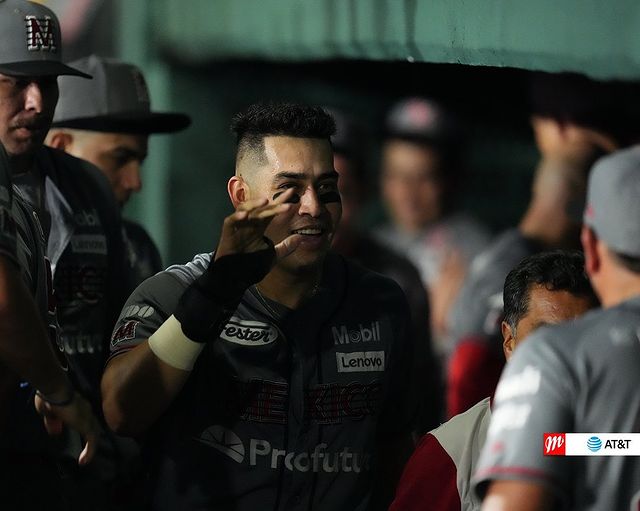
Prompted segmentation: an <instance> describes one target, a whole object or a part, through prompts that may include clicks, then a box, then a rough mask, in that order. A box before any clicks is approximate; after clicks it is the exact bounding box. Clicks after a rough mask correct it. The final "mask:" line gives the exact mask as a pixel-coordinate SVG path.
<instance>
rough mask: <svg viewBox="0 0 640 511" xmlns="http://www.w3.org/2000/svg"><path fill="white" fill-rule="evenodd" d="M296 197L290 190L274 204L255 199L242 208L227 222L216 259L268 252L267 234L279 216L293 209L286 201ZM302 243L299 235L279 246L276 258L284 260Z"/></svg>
mask: <svg viewBox="0 0 640 511" xmlns="http://www.w3.org/2000/svg"><path fill="white" fill-rule="evenodd" d="M292 194H293V189H289V190H287V191H286V192H284V193H283V194H282V195H280V196H279V197H278V198H277V199H275V200H273V201H269V200H268V199H254V200H248V201H246V202H243V203H242V204H240V205H239V206H238V208H237V210H236V211H235V213H233V214H231V215H229V216H228V217H227V218H225V219H224V223H223V224H222V233H221V235H220V242H219V243H218V248H217V250H216V254H215V259H218V258H220V257H222V256H225V255H232V254H241V253H250V252H257V251H258V250H263V249H266V248H268V244H267V242H266V241H265V239H264V231H265V229H266V228H267V226H268V225H269V223H270V222H271V221H272V220H273V219H274V218H275V217H276V216H277V215H280V214H282V213H286V212H287V211H289V210H290V209H291V207H292V206H293V205H292V204H288V203H286V201H287V200H288V199H289V198H290V197H291V195H292ZM301 239H302V237H301V236H300V235H299V234H292V235H290V236H288V237H286V238H285V239H284V240H282V241H281V242H280V243H278V244H277V245H275V251H276V258H278V259H282V258H283V257H286V256H288V255H289V254H291V253H292V252H293V251H294V250H295V249H296V248H297V247H298V245H299V243H300V240H301Z"/></svg>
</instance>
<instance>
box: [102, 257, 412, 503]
mask: <svg viewBox="0 0 640 511" xmlns="http://www.w3.org/2000/svg"><path fill="white" fill-rule="evenodd" d="M210 260H211V255H210V254H204V255H199V256H196V258H195V259H194V260H193V261H192V262H191V263H188V264H186V265H184V266H173V267H170V268H168V269H167V270H166V271H164V272H161V273H159V274H157V275H155V276H153V277H151V278H150V279H147V280H146V281H145V282H144V283H143V284H142V285H140V286H139V287H138V288H137V289H136V291H135V292H134V293H133V294H132V296H131V297H130V298H129V300H128V302H127V304H126V306H125V308H124V310H123V312H122V314H121V317H120V319H119V321H118V325H117V328H116V329H115V331H114V334H113V338H112V357H116V356H120V354H121V353H123V352H126V351H127V350H129V349H131V348H133V347H134V346H136V345H137V344H139V343H141V342H143V341H144V340H146V339H147V338H148V337H149V336H150V335H151V334H152V333H153V332H154V331H156V330H157V329H158V327H159V326H160V325H161V324H162V323H163V322H164V321H165V320H166V319H167V318H168V317H169V316H170V315H171V313H172V312H173V311H174V309H175V307H176V304H177V303H178V300H179V298H180V296H181V295H182V293H183V292H184V290H185V289H186V288H187V286H188V285H189V284H190V283H191V282H193V281H194V279H196V278H197V277H198V276H199V275H201V274H202V272H203V271H204V270H205V268H207V267H208V265H209V261H210ZM407 311H408V308H407V305H406V300H405V299H404V296H403V294H402V291H401V290H400V289H399V287H398V285H397V284H396V283H395V282H393V281H391V280H390V279H387V278H385V277H382V276H381V275H378V274H376V273H373V272H370V271H367V270H365V269H363V268H361V267H359V266H356V265H354V264H352V263H349V262H347V261H346V260H345V259H344V258H342V257H341V256H337V255H335V254H329V255H328V256H327V258H326V260H325V263H324V271H323V278H322V282H321V284H320V286H319V288H318V290H317V292H316V293H315V295H314V296H313V297H311V298H310V299H309V300H308V301H307V302H305V303H304V304H303V305H302V306H301V307H300V308H298V309H296V310H291V309H287V308H286V307H284V306H282V305H280V304H278V303H277V302H273V301H271V300H268V299H266V298H265V297H263V296H262V295H261V294H260V293H259V291H258V290H257V289H256V288H255V287H251V288H249V289H248V290H247V291H246V292H245V293H244V296H243V298H242V301H241V302H240V304H239V306H238V308H237V309H236V311H235V312H234V314H233V316H232V317H231V319H230V320H229V322H228V323H227V324H226V326H225V327H224V329H223V330H222V332H221V334H220V337H219V338H218V339H217V340H216V341H215V342H211V343H209V344H207V345H206V347H205V349H204V351H203V352H202V353H201V355H200V357H199V359H198V361H197V363H196V365H195V367H194V370H193V372H192V373H191V375H190V376H189V379H188V381H187V383H186V384H185V386H184V388H183V390H182V391H181V393H180V394H179V395H178V397H177V398H176V399H175V401H174V402H173V403H172V405H171V407H170V408H169V410H168V411H167V412H166V413H165V414H164V415H163V416H162V417H161V419H159V420H158V422H157V423H156V424H155V425H154V427H153V428H152V429H151V430H150V431H149V434H148V435H147V436H146V439H145V443H146V445H145V448H146V451H147V453H148V454H149V456H150V458H151V466H152V474H151V481H153V485H152V486H153V488H152V490H151V491H152V501H153V509H167V510H168V509H184V510H190V509H234V510H237V511H245V510H247V511H248V510H255V509H265V510H266V509H269V510H270V509H301V510H302V509H304V510H307V509H312V508H313V509H332V510H340V509H344V510H350V511H354V510H357V511H360V510H365V509H368V506H369V504H370V500H371V496H372V493H373V490H374V476H375V473H376V469H377V457H376V445H377V443H378V441H380V442H384V441H385V440H388V439H390V438H392V437H393V436H397V435H405V434H406V435H408V434H409V433H410V431H411V428H412V426H413V425H412V421H413V416H414V414H415V406H414V403H413V402H414V399H413V398H412V396H411V394H410V392H411V374H412V370H411V363H412V349H411V342H410V339H409V338H408V336H407V332H408V329H409V328H410V325H409V315H408V312H407Z"/></svg>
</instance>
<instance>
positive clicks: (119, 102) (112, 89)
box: [52, 55, 191, 134]
mask: <svg viewBox="0 0 640 511" xmlns="http://www.w3.org/2000/svg"><path fill="white" fill-rule="evenodd" d="M71 65H73V66H74V67H75V68H78V69H80V70H82V71H84V72H87V73H90V74H91V75H93V80H92V81H91V82H84V81H80V80H72V79H68V78H61V79H60V80H59V82H58V85H59V88H60V98H59V99H58V106H57V107H56V112H55V115H54V117H53V124H52V126H53V127H54V128H55V127H57V128H71V129H80V130H88V131H102V132H115V133H140V134H152V133H172V132H176V131H180V130H183V129H185V128H186V127H188V126H189V125H190V124H191V118H190V117H189V116H188V115H185V114H181V113H171V112H153V111H151V101H150V98H149V89H148V88H147V83H146V81H145V79H144V76H143V74H142V72H141V71H140V69H139V68H138V67H136V66H134V65H133V64H128V63H125V62H122V61H119V60H115V59H106V58H101V57H98V56H96V55H91V56H89V57H85V58H82V59H80V60H76V61H74V62H72V63H71Z"/></svg>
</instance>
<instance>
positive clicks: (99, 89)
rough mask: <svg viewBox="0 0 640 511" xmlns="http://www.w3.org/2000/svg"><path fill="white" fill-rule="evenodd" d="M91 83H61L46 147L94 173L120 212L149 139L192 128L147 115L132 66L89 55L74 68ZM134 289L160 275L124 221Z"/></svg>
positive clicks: (149, 246)
mask: <svg viewBox="0 0 640 511" xmlns="http://www.w3.org/2000/svg"><path fill="white" fill-rule="evenodd" d="M71 65H73V66H74V67H75V68H76V69H81V70H83V71H85V72H87V73H89V74H91V75H93V80H92V81H91V82H88V81H86V80H73V79H66V78H61V79H60V99H59V100H58V106H57V107H56V112H55V115H54V117H53V128H52V129H51V130H50V131H49V134H48V135H47V139H46V141H45V143H46V144H47V145H49V146H51V147H55V148H57V149H62V150H63V151H66V152H67V153H69V154H71V155H72V156H75V157H77V158H82V159H84V160H87V161H89V162H91V163H93V164H94V165H95V166H96V167H98V168H99V169H100V170H101V171H102V172H103V173H104V175H105V176H106V177H107V179H108V180H109V182H110V183H111V187H112V189H113V192H114V194H115V196H116V199H117V200H118V203H119V205H120V207H123V206H124V205H125V203H126V202H127V201H128V200H129V198H130V197H131V194H132V193H137V192H139V191H140V190H141V188H142V178H141V166H142V163H143V162H144V160H145V158H146V156H147V143H148V138H149V135H151V134H154V133H173V132H176V131H181V130H183V129H185V128H186V127H187V126H189V124H190V123H191V120H190V119H189V117H188V116H187V115H184V114H179V113H165V112H153V111H151V102H150V98H149V91H148V89H147V84H146V82H145V79H144V75H143V74H142V72H141V71H140V69H138V68H137V67H136V66H134V65H132V64H128V63H125V62H121V61H118V60H115V59H105V58H101V57H97V56H96V55H91V56H90V57H85V58H82V59H79V60H77V61H75V62H72V63H71ZM122 225H123V227H124V233H125V243H126V245H127V247H126V248H127V257H128V260H129V265H130V268H131V271H132V272H133V283H134V284H135V285H137V284H139V283H140V282H142V281H143V280H144V279H146V278H147V277H150V276H151V275H154V274H156V273H157V272H159V271H160V270H162V269H163V267H162V261H161V259H160V254H159V253H158V249H157V248H156V246H155V244H154V243H153V240H152V239H151V237H150V236H149V234H147V231H146V230H145V229H144V228H143V227H142V226H141V225H140V224H138V223H136V222H133V221H131V220H124V219H123V221H122Z"/></svg>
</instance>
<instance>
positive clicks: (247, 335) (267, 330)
mask: <svg viewBox="0 0 640 511" xmlns="http://www.w3.org/2000/svg"><path fill="white" fill-rule="evenodd" d="M220 338H222V339H224V340H225V341H229V342H233V343H235V344H242V345H243V346H264V345H265V344H271V343H272V342H273V341H275V340H276V339H277V338H278V331H277V330H276V329H275V327H274V326H273V325H269V324H267V323H261V322H260V321H249V320H246V319H240V318H237V317H235V316H233V317H232V318H231V319H230V320H229V321H228V322H227V324H226V325H225V327H224V328H223V330H222V333H221V334H220Z"/></svg>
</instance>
